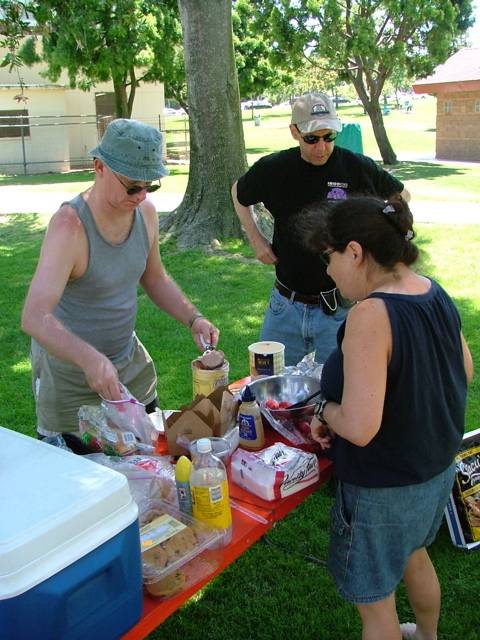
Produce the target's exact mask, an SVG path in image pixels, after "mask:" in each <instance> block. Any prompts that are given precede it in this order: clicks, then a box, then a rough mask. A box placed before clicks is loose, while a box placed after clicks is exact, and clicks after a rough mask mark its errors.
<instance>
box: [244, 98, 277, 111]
mask: <svg viewBox="0 0 480 640" xmlns="http://www.w3.org/2000/svg"><path fill="white" fill-rule="evenodd" d="M271 108H272V103H271V102H270V101H269V100H267V99H266V98H261V99H259V100H246V101H245V102H242V109H271Z"/></svg>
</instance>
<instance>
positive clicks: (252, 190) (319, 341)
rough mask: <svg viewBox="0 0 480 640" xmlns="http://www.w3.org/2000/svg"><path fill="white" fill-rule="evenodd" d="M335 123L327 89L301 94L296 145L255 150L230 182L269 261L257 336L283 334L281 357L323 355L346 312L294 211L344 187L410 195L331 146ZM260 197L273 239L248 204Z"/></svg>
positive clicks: (367, 162) (345, 191)
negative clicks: (267, 292) (266, 300)
mask: <svg viewBox="0 0 480 640" xmlns="http://www.w3.org/2000/svg"><path fill="white" fill-rule="evenodd" d="M341 130H342V125H341V122H340V120H339V118H338V117H337V114H336V111H335V107H334V106H333V103H332V101H331V100H330V98H329V97H328V96H326V95H325V94H323V93H307V94H304V95H303V96H301V97H300V98H299V99H298V100H297V101H296V102H295V104H294V106H293V111H292V121H291V124H290V132H291V134H292V137H293V138H294V139H295V140H296V141H297V142H298V147H293V148H291V149H286V150H284V151H279V152H277V153H272V154H270V155H268V156H265V157H264V158H261V159H260V160H258V161H257V162H256V163H255V164H254V165H253V166H252V167H250V169H249V170H248V171H247V173H246V174H245V175H243V176H242V177H241V178H239V180H238V181H237V182H235V184H234V185H233V187H232V197H233V203H234V206H235V210H236V212H237V215H238V217H239V218H240V221H241V223H242V225H243V227H244V229H245V232H246V234H247V237H248V239H249V241H250V244H251V245H252V248H253V249H254V251H255V255H256V257H257V258H258V260H260V261H261V262H264V263H265V264H275V272H276V280H275V286H274V288H273V291H272V295H271V298H270V304H269V307H268V309H267V312H266V314H265V319H264V323H263V327H262V330H261V332H260V339H261V340H275V341H278V342H282V343H283V344H284V345H285V364H287V365H294V364H297V362H299V361H300V360H301V359H302V358H303V356H304V355H306V354H307V353H310V352H311V351H314V350H315V360H316V361H317V362H324V361H325V360H326V358H327V356H328V354H329V353H330V351H331V350H332V349H333V348H334V347H335V345H336V334H337V329H338V327H339V325H340V323H341V322H342V321H343V319H344V318H345V314H346V311H345V309H344V308H342V306H341V305H340V303H339V298H338V296H337V291H336V288H335V283H334V282H333V280H332V279H331V278H330V277H329V276H328V275H327V273H326V265H325V264H324V263H323V262H322V260H321V258H320V257H319V256H318V255H313V254H310V253H309V252H308V251H307V250H306V249H305V248H304V247H303V246H302V244H301V243H300V240H299V239H297V236H296V233H295V224H296V220H297V218H296V216H297V215H298V214H301V211H302V210H303V209H305V208H306V207H310V208H311V207H312V205H315V204H318V203H321V202H322V201H323V202H325V201H331V200H336V199H339V198H347V197H348V196H349V195H361V194H362V195H365V194H371V195H376V196H380V197H382V198H385V199H387V198H390V197H399V196H400V195H402V197H404V198H405V199H406V200H409V198H410V197H409V194H408V192H407V191H406V190H405V189H404V186H403V184H402V183H401V182H400V181H399V180H397V179H396V178H394V177H393V176H392V175H391V174H389V173H388V172H387V171H385V170H384V169H382V168H380V167H379V166H378V165H377V164H376V163H375V162H374V161H373V160H372V159H371V158H368V157H367V156H364V155H362V154H359V153H353V152H351V151H349V150H347V149H343V148H341V147H335V144H334V140H335V137H336V135H337V132H339V131H341ZM260 202H261V203H263V204H264V205H265V207H266V208H267V209H268V211H269V212H270V213H271V214H272V216H273V219H274V232H273V240H272V243H270V242H269V241H268V240H267V238H265V236H264V235H263V234H262V232H261V231H260V230H259V228H258V226H257V224H256V222H255V218H254V214H253V205H254V204H257V203H260Z"/></svg>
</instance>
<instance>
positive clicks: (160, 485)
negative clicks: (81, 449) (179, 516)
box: [87, 453, 178, 512]
mask: <svg viewBox="0 0 480 640" xmlns="http://www.w3.org/2000/svg"><path fill="white" fill-rule="evenodd" d="M87 457H88V458H89V459H90V460H93V461H94V462H96V463H97V464H101V465H103V466H104V467H108V468H110V469H114V470H115V471H118V472H119V473H122V474H123V475H124V476H125V477H126V478H127V480H128V486H129V488H130V493H131V494H132V497H133V499H134V500H135V502H136V503H137V505H138V508H139V511H140V512H142V511H143V510H144V509H145V508H146V505H148V503H149V501H150V500H164V501H165V502H169V503H170V504H174V505H177V504H178V502H177V491H176V485H175V467H174V466H173V464H172V463H171V462H170V460H169V457H168V456H142V455H129V456H125V457H124V458H117V457H113V456H106V455H105V454H103V453H93V454H90V455H89V456H87Z"/></svg>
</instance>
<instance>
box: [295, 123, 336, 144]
mask: <svg viewBox="0 0 480 640" xmlns="http://www.w3.org/2000/svg"><path fill="white" fill-rule="evenodd" d="M295 128H296V129H297V131H298V133H299V134H300V136H301V138H302V140H303V141H304V142H305V143H306V144H317V142H318V141H319V140H323V141H324V142H325V143H326V144H328V143H329V142H333V141H334V140H335V138H336V137H337V133H336V131H330V133H326V134H325V135H323V136H315V135H313V133H307V134H305V135H303V134H302V132H301V131H300V129H299V128H298V127H297V125H295Z"/></svg>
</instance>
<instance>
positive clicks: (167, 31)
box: [33, 0, 181, 117]
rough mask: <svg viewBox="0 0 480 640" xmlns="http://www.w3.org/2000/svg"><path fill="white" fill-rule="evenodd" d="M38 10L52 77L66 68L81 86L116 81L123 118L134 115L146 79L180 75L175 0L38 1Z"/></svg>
mask: <svg viewBox="0 0 480 640" xmlns="http://www.w3.org/2000/svg"><path fill="white" fill-rule="evenodd" d="M33 12H34V16H35V19H36V20H37V23H38V25H39V26H40V28H41V29H42V34H43V38H42V43H43V53H42V56H43V58H44V60H45V61H46V62H47V64H48V71H47V77H49V78H50V79H51V80H53V81H55V80H57V79H58V77H59V76H60V74H61V72H62V69H66V70H67V72H68V76H69V80H70V85H71V86H72V87H75V86H78V87H80V88H81V89H89V88H90V87H92V86H94V85H95V84H96V83H98V82H104V81H107V80H112V82H113V89H114V93H115V104H116V115H117V116H118V117H129V116H130V114H131V112H132V107H133V102H134V99H135V90H136V88H137V87H138V85H139V84H140V83H141V82H142V81H143V82H147V81H151V80H154V79H155V80H168V79H169V77H170V74H173V73H176V70H177V60H178V44H179V41H180V38H181V30H180V23H179V21H178V13H177V6H176V2H175V0H161V1H155V0H103V1H101V2H99V1H98V0H69V1H68V2H65V1H64V0H37V1H36V2H35V5H34V8H33ZM139 70H140V71H139ZM174 70H175V71H174Z"/></svg>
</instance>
